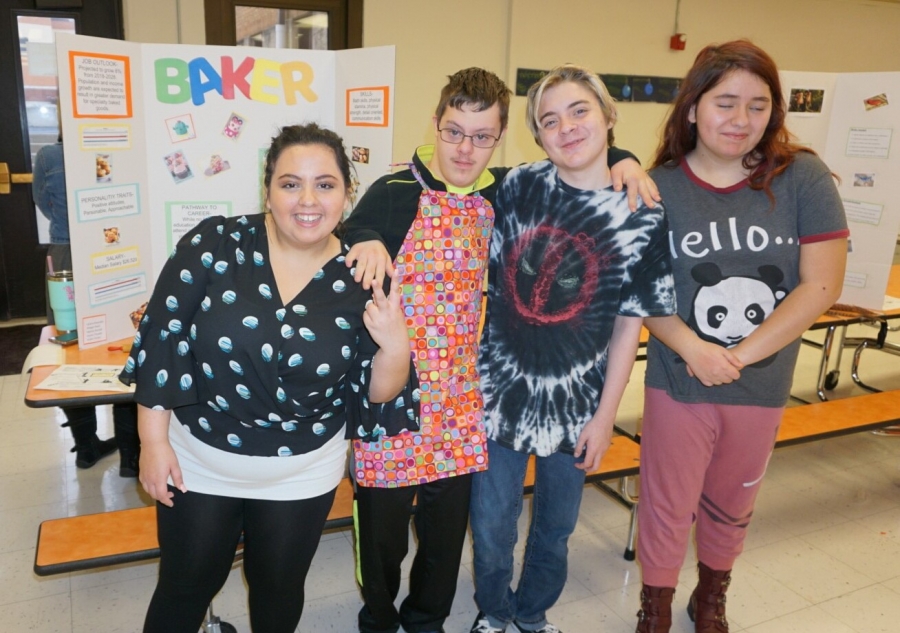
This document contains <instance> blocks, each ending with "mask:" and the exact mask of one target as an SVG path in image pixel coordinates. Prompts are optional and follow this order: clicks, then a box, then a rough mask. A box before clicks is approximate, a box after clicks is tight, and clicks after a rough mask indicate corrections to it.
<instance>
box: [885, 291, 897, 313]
mask: <svg viewBox="0 0 900 633" xmlns="http://www.w3.org/2000/svg"><path fill="white" fill-rule="evenodd" d="M898 308H900V298H897V297H892V296H891V295H884V311H885V312H887V311H888V310H897V309H898Z"/></svg>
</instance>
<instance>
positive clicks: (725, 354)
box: [684, 340, 744, 387]
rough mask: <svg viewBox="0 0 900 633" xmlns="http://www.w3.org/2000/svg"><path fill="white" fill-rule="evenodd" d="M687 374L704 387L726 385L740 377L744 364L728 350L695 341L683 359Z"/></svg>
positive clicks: (713, 344)
mask: <svg viewBox="0 0 900 633" xmlns="http://www.w3.org/2000/svg"><path fill="white" fill-rule="evenodd" d="M684 360H685V362H686V363H687V372H688V375H689V376H692V377H694V378H696V379H697V380H699V381H700V382H701V383H703V385H704V386H706V387H714V386H716V385H727V384H729V383H732V382H734V381H735V380H738V379H739V378H740V377H741V370H742V369H743V368H744V364H743V363H742V362H741V359H740V358H738V357H737V355H736V354H735V353H734V352H733V351H732V350H730V349H727V348H725V347H722V346H721V345H716V344H715V343H708V342H706V341H702V340H697V341H696V343H695V344H693V345H692V346H691V348H690V350H689V352H688V354H686V355H685V357H684Z"/></svg>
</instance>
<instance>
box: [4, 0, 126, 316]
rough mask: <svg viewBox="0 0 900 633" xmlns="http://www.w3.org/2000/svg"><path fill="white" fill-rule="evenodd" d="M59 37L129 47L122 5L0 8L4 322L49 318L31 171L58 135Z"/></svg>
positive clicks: (24, 2)
mask: <svg viewBox="0 0 900 633" xmlns="http://www.w3.org/2000/svg"><path fill="white" fill-rule="evenodd" d="M82 4H83V5H84V6H80V5H82ZM37 5H41V6H49V7H63V6H64V7H67V8H65V9H62V8H60V9H56V8H48V9H46V10H43V9H36V8H35V7H36V6H37ZM60 31H63V32H74V33H80V34H82V35H93V36H95V37H105V38H112V39H123V27H122V2H121V0H89V1H86V2H82V0H38V1H35V0H0V42H2V43H3V44H0V45H2V46H4V47H8V48H6V50H4V51H3V53H2V54H0V78H2V79H0V139H3V142H2V144H0V321H6V320H9V319H18V318H28V317H36V316H43V315H44V314H46V305H45V292H44V265H45V260H46V256H47V247H46V245H42V244H41V243H40V240H39V233H38V221H37V218H36V213H35V207H34V201H33V199H32V195H31V169H32V162H33V158H34V155H35V154H36V153H37V151H38V150H39V149H40V147H41V146H43V145H45V144H48V143H55V142H56V139H57V137H58V135H59V127H58V125H59V124H58V122H57V118H56V107H57V103H58V98H57V90H56V47H55V43H54V42H55V34H56V33H58V32H60Z"/></svg>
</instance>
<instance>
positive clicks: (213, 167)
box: [203, 154, 231, 176]
mask: <svg viewBox="0 0 900 633" xmlns="http://www.w3.org/2000/svg"><path fill="white" fill-rule="evenodd" d="M229 169H231V163H229V162H228V161H227V160H225V159H223V158H222V155H221V154H213V155H212V156H210V157H209V167H207V168H206V169H204V170H203V173H204V174H206V175H207V176H215V175H216V174H221V173H222V172H223V171H227V170H229Z"/></svg>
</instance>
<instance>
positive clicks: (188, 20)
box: [122, 0, 206, 44]
mask: <svg viewBox="0 0 900 633" xmlns="http://www.w3.org/2000/svg"><path fill="white" fill-rule="evenodd" d="M122 5H123V10H122V13H123V16H124V21H125V39H126V40H128V41H130V42H145V43H153V44H206V24H205V21H204V20H205V18H204V16H203V0H153V1H152V2H150V1H149V0H122ZM179 32H180V34H181V39H180V40H179V37H178V35H179Z"/></svg>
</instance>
